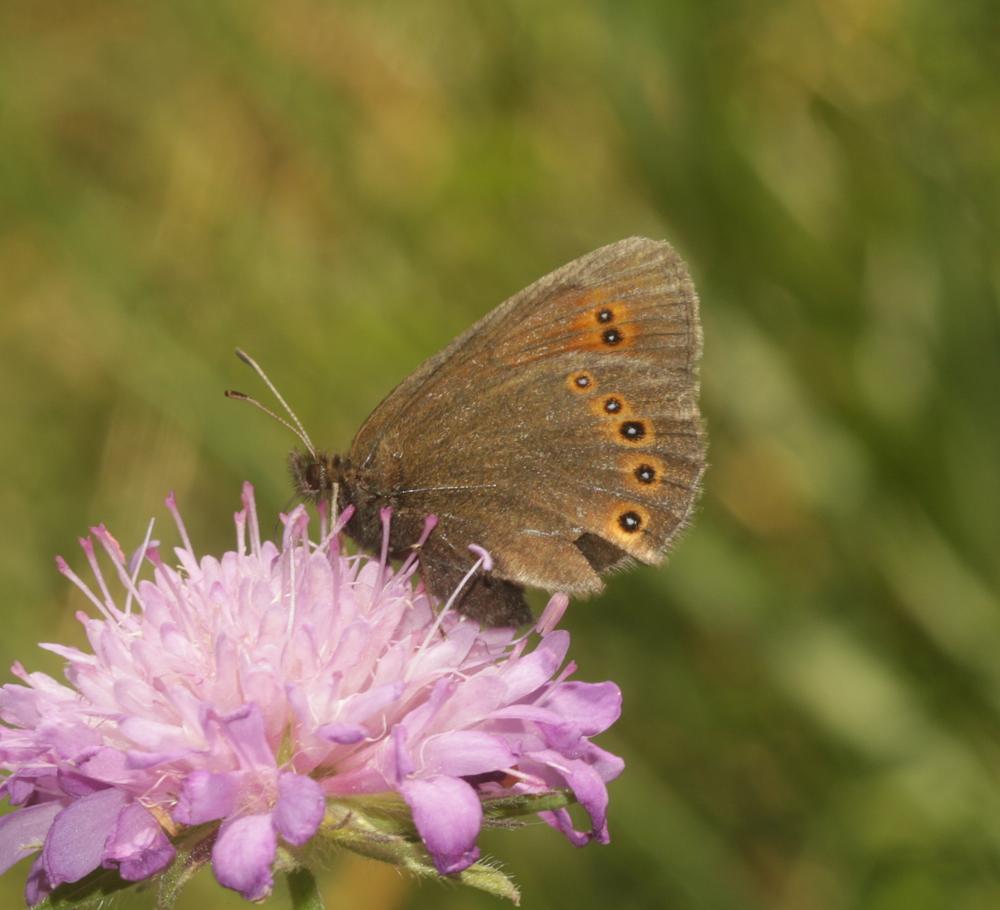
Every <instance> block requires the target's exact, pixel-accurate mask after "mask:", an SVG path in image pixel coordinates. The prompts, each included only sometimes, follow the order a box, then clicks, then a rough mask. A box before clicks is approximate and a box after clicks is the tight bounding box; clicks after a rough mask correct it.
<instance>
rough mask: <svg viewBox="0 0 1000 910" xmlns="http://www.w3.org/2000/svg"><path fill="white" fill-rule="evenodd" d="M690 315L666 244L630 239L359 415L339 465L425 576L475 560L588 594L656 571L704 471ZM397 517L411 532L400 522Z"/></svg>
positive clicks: (682, 275)
mask: <svg viewBox="0 0 1000 910" xmlns="http://www.w3.org/2000/svg"><path fill="white" fill-rule="evenodd" d="M700 351H701V329H700V323H699V319H698V301H697V296H696V294H695V291H694V288H693V286H692V284H691V281H690V278H689V277H688V273H687V269H686V267H685V266H684V263H683V261H682V260H681V259H680V257H679V256H678V255H677V254H676V253H675V252H674V250H673V249H672V248H671V247H670V246H669V245H668V244H666V243H662V242H656V241H652V240H646V239H642V238H632V239H629V240H623V241H620V242H619V243H615V244H612V245H610V246H607V247H603V248H602V249H599V250H596V251H594V252H593V253H590V254H589V255H587V256H584V257H582V258H581V259H578V260H576V261H574V262H572V263H569V264H568V265H566V266H564V267H563V268H561V269H559V270H557V271H556V272H553V273H552V274H550V275H548V276H546V277H545V278H542V279H541V280H539V281H538V282H536V283H535V284H533V285H531V286H530V287H528V288H526V289H525V290H524V291H521V292H520V293H519V294H517V295H515V296H514V297H512V298H511V299H510V300H508V301H507V302H506V303H504V304H503V305H501V306H500V307H498V308H497V309H496V310H494V311H493V312H492V313H490V314H489V315H488V316H486V317H485V318H484V319H482V320H480V321H479V322H478V323H476V324H475V325H474V326H472V328H470V329H469V330H468V331H467V332H466V333H465V334H464V335H462V336H460V337H459V338H458V339H456V341H455V342H453V343H452V344H451V345H450V346H449V347H448V348H446V349H445V350H444V351H442V352H441V353H440V354H438V355H436V356H435V357H433V358H431V359H430V360H428V361H427V362H426V363H425V364H424V365H423V366H421V367H420V368H419V369H418V370H417V371H416V372H415V373H414V374H413V375H412V376H411V377H410V378H409V379H407V380H405V381H404V382H403V383H402V384H401V385H400V386H398V387H397V388H396V390H395V391H394V392H392V393H391V394H390V395H389V397H388V398H387V399H386V400H385V401H384V402H383V403H382V404H381V405H380V406H379V407H378V408H377V409H376V410H375V411H374V413H373V414H372V415H371V417H370V418H369V419H368V421H366V423H365V424H364V426H363V427H362V428H361V430H360V431H359V433H358V435H357V437H356V438H355V441H354V444H353V445H352V448H351V453H350V461H351V463H352V464H353V465H354V466H355V468H356V470H357V472H358V474H357V481H358V483H360V484H361V485H362V486H364V487H365V488H367V489H369V490H372V491H376V492H377V494H378V498H379V499H380V500H383V499H384V501H385V504H387V505H391V506H392V507H393V509H394V511H395V514H396V515H397V516H398V517H399V518H401V519H402V525H403V526H412V525H413V523H414V522H416V520H417V519H418V518H421V519H422V517H423V516H424V515H426V514H430V513H433V514H436V515H437V516H438V518H439V522H440V523H439V526H438V529H437V530H436V531H435V533H434V535H433V536H432V538H431V540H430V541H429V543H428V545H427V550H426V553H425V556H424V559H425V561H426V562H427V563H428V564H429V565H431V566H433V565H434V564H435V563H436V564H438V565H439V566H443V565H445V564H447V565H448V566H452V565H454V566H455V567H456V569H457V567H459V566H467V565H468V563H469V562H470V560H471V557H470V556H469V554H468V551H467V547H468V545H469V544H470V543H476V544H479V545H480V546H483V547H485V548H486V549H487V550H488V551H490V553H491V554H492V556H493V558H494V561H495V569H494V574H495V575H496V576H497V577H498V578H501V579H509V580H511V581H514V582H518V583H522V584H528V585H531V586H534V587H541V588H547V589H549V590H557V589H558V590H565V591H569V592H578V593H582V592H590V591H596V590H599V589H600V587H601V581H600V578H599V575H600V573H601V572H604V571H608V570H610V569H613V568H616V567H619V566H621V565H622V564H624V563H625V562H627V561H628V560H629V558H635V559H639V560H641V561H643V562H651V563H652V562H658V561H659V560H660V559H662V557H663V556H664V554H665V552H666V550H667V548H668V547H669V545H670V542H671V541H672V539H673V538H674V537H675V535H676V534H677V532H678V530H679V529H680V528H682V527H683V525H684V524H685V522H686V521H687V519H688V517H689V515H690V512H691V510H692V508H693V505H694V502H695V500H696V497H697V492H698V485H699V481H700V478H701V474H702V471H703V469H704V447H705V445H704V435H703V432H702V428H701V421H700V417H699V413H698V407H697V397H698V378H697V362H698V358H699V355H700ZM411 519H412V521H411Z"/></svg>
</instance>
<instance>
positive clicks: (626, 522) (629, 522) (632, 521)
mask: <svg viewBox="0 0 1000 910" xmlns="http://www.w3.org/2000/svg"><path fill="white" fill-rule="evenodd" d="M618 524H619V526H620V527H621V529H622V530H623V531H624V532H625V533H626V534H634V533H635V532H636V531H638V530H639V528H641V527H642V518H641V517H640V516H639V513H638V512H622V514H621V515H619V516H618Z"/></svg>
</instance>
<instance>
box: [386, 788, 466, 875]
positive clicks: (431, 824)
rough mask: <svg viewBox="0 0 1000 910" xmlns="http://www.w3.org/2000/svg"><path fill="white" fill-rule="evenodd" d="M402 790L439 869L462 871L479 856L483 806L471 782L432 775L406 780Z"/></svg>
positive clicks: (415, 822)
mask: <svg viewBox="0 0 1000 910" xmlns="http://www.w3.org/2000/svg"><path fill="white" fill-rule="evenodd" d="M399 791H400V793H401V794H402V795H403V799H405V800H406V802H407V805H409V807H410V810H411V811H412V812H413V823H414V824H415V825H416V826H417V831H418V833H419V834H420V837H421V839H422V840H423V842H424V844H425V845H426V847H427V850H428V852H429V853H430V854H431V857H432V858H433V860H434V865H435V866H436V867H437V870H438V872H440V873H441V874H442V875H447V874H449V873H451V872H461V871H462V870H463V869H467V868H468V867H469V866H471V865H472V864H473V863H474V862H475V861H476V860H477V859H479V848H478V847H477V846H476V838H477V837H478V836H479V828H480V826H481V825H482V822H483V807H482V805H481V804H480V802H479V797H478V796H477V795H476V791H475V790H474V789H473V788H472V787H471V786H470V785H469V784H467V783H466V782H465V781H464V780H458V779H456V778H454V777H430V778H425V779H422V780H408V781H404V782H403V783H402V784H401V785H400V788H399Z"/></svg>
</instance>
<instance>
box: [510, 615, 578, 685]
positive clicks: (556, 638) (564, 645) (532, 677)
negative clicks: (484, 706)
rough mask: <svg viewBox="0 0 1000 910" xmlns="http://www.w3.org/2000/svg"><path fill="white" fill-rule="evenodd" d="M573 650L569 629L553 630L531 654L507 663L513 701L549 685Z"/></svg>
mask: <svg viewBox="0 0 1000 910" xmlns="http://www.w3.org/2000/svg"><path fill="white" fill-rule="evenodd" d="M567 650H569V633H568V632H566V631H565V630H563V629H559V630H557V631H555V632H550V633H549V634H548V635H546V636H545V638H543V639H542V640H541V641H540V642H539V644H538V647H537V648H535V650H534V651H532V652H531V653H530V654H527V655H525V656H524V657H522V658H520V660H516V661H512V662H510V663H508V664H507V666H506V667H504V670H503V681H504V682H505V683H506V684H507V690H508V693H509V700H510V701H518V700H520V699H522V698H524V697H526V696H528V695H531V694H532V693H533V692H535V691H536V690H537V689H538V688H540V687H541V686H543V685H545V683H547V682H548V681H549V680H550V679H551V678H552V676H553V675H554V674H555V672H556V671H557V670H558V669H559V667H560V666H561V665H562V662H563V659H564V658H565V657H566V652H567Z"/></svg>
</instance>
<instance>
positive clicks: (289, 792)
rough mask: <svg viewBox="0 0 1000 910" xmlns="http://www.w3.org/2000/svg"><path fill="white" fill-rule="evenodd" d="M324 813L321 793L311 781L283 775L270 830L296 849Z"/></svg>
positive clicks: (323, 798)
mask: <svg viewBox="0 0 1000 910" xmlns="http://www.w3.org/2000/svg"><path fill="white" fill-rule="evenodd" d="M325 813H326V798H325V797H324V796H323V790H322V788H321V787H320V785H319V784H318V783H316V781H314V780H313V779H312V778H311V777H304V776H303V775H301V774H291V773H288V772H286V773H284V774H282V775H281V777H279V778H278V803H277V805H276V806H275V807H274V827H275V828H276V829H277V831H278V833H279V834H280V835H281V836H282V837H283V838H284V839H285V840H286V841H288V843H290V844H294V845H295V846H296V847H299V846H301V845H302V844H304V843H305V842H306V841H308V840H309V839H310V838H311V837H312V836H313V835H314V834H315V833H316V831H317V829H318V828H319V824H320V822H321V821H323V815H324V814H325Z"/></svg>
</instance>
